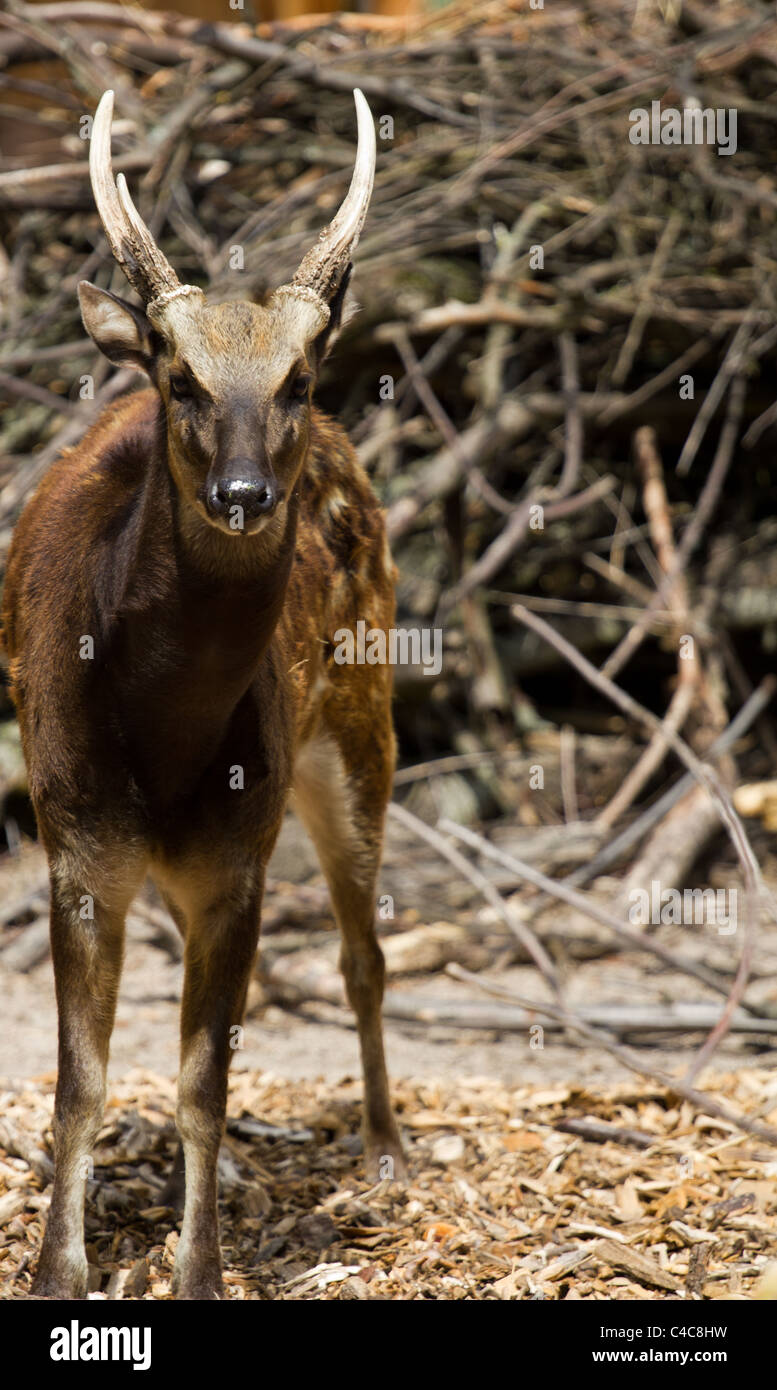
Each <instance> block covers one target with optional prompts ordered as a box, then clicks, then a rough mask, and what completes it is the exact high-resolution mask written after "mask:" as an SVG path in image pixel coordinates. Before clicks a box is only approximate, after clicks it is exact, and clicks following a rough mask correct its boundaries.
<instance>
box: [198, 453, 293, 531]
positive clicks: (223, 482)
mask: <svg viewBox="0 0 777 1390" xmlns="http://www.w3.org/2000/svg"><path fill="white" fill-rule="evenodd" d="M282 496H283V494H282V492H281V489H280V488H279V487H278V484H277V483H276V482H275V480H274V479H272V478H262V477H258V476H257V475H256V471H255V465H253V464H252V463H251V461H250V460H249V459H245V460H242V459H234V460H231V461H230V463H229V464H228V465H227V469H226V471H225V473H224V475H223V476H222V477H221V478H217V479H216V480H215V481H214V482H213V483H212V484H211V486H210V487H209V488H208V492H207V497H206V504H207V508H208V511H209V512H210V514H211V516H213V517H221V516H225V517H227V518H228V519H230V520H231V519H232V517H233V516H236V515H238V514H237V513H235V512H234V510H233V509H234V508H236V507H239V508H240V509H241V511H242V514H243V516H244V517H245V519H246V520H247V521H255V520H256V519H257V518H258V517H268V516H272V514H273V512H274V511H275V509H276V507H277V506H278V503H279V502H280V500H281V498H282Z"/></svg>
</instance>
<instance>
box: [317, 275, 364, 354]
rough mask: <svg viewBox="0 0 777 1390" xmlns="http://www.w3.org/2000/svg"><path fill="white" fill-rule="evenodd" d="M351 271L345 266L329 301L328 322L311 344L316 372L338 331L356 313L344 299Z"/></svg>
mask: <svg viewBox="0 0 777 1390" xmlns="http://www.w3.org/2000/svg"><path fill="white" fill-rule="evenodd" d="M352 269H353V267H352V266H351V265H348V266H346V268H345V271H344V273H343V277H342V279H341V281H340V284H339V285H338V287H337V289H336V290H335V293H334V294H333V296H332V298H331V299H330V301H329V322H328V324H327V326H326V328H323V329H322V330H321V332H320V333H319V335H318V337H317V338H314V339H313V342H312V344H311V347H310V355H311V357H312V360H313V363H314V365H315V369H316V371H318V368H319V367H320V366H321V363H322V362H323V360H324V358H325V357H326V355H327V353H328V352H329V350H330V348H331V347H332V344H333V343H334V341H335V338H336V337H337V335H338V333H339V331H340V329H341V328H343V327H344V326H345V324H346V323H348V321H349V319H351V318H352V317H353V315H354V314H355V312H356V305H355V304H354V303H353V302H352V301H351V302H348V301H347V298H346V296H347V294H348V285H349V282H350V279H351V271H352Z"/></svg>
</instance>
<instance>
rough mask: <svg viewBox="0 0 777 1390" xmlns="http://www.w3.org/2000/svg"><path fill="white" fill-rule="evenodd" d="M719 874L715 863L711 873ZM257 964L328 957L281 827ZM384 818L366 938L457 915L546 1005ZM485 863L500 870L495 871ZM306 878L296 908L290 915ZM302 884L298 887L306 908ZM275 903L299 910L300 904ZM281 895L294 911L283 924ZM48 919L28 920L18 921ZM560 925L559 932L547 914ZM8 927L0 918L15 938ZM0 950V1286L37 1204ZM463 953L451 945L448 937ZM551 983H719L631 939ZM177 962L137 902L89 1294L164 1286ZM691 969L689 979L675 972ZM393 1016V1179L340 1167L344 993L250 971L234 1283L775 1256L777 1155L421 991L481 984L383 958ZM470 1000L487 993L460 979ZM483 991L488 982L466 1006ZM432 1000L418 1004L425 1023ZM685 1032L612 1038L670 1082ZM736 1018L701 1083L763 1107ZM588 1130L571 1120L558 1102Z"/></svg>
mask: <svg viewBox="0 0 777 1390" xmlns="http://www.w3.org/2000/svg"><path fill="white" fill-rule="evenodd" d="M2 869H3V875H4V877H3V886H4V890H5V895H4V896H5V900H6V901H8V900H13V899H14V898H19V897H23V896H24V894H25V893H26V894H27V895H29V893H30V891H31V890H32V889H35V887H36V886H37V885H40V884H41V883H42V882H43V877H42V876H43V874H44V863H43V858H42V854H41V851H40V850H39V849H38V848H37V847H36V846H34V845H31V844H26V845H25V846H24V847H23V848H22V850H21V852H20V853H19V854H18V855H16V856H15V857H14V858H13V859H9V857H8V856H6V857H5V859H4V860H3V863H2ZM721 872H723V873H724V877H725V872H724V871H723V870H722V871H721ZM272 879H273V881H274V883H275V884H276V887H275V889H274V890H273V891H272V892H271V894H270V896H269V899H268V924H269V925H268V934H267V937H266V940H265V946H264V953H265V957H266V960H267V961H268V962H269V963H270V965H271V964H272V962H273V961H275V962H277V961H278V960H281V961H283V960H284V959H291V958H296V956H297V955H299V956H300V957H305V958H306V957H307V956H308V955H310V956H316V957H317V958H319V959H323V960H324V961H325V962H327V963H328V965H329V966H331V970H332V972H333V973H334V972H336V958H337V936H336V932H335V931H334V928H333V926H332V924H331V921H330V919H329V916H328V909H327V907H326V904H325V900H324V899H322V898H321V893H320V891H319V890H320V888H321V882H320V879H319V877H318V874H317V869H316V866H315V863H314V861H313V859H312V852H311V851H310V850H309V849H308V848H307V846H306V844H305V842H304V841H303V840H302V839H301V838H300V834H299V831H298V828H297V827H296V825H295V822H294V821H293V819H290V820H289V823H288V825H287V827H286V828H285V830H284V834H283V837H282V839H281V842H280V844H279V847H278V850H277V852H276V857H275V859H274V861H273V865H272ZM453 880H454V876H452V875H451V873H450V871H449V869H448V866H447V865H445V864H444V863H442V864H435V863H434V862H433V857H432V856H430V855H429V854H428V852H419V850H418V847H417V846H415V847H414V846H412V845H411V844H410V843H409V842H408V840H407V838H406V837H405V836H404V835H403V832H402V830H401V827H400V828H397V827H396V826H394V825H392V827H391V829H390V832H389V835H388V843H387V849H386V856H385V867H384V874H383V883H382V889H383V890H384V891H385V892H387V893H389V894H391V895H392V896H393V897H394V900H395V909H396V915H395V919H394V920H392V921H388V922H387V923H385V924H384V926H383V927H382V934H383V936H384V940H385V941H386V942H387V943H388V942H390V939H391V937H392V935H394V934H396V933H397V932H399V931H401V930H406V929H407V928H408V927H409V926H412V924H413V923H414V922H415V921H420V922H423V923H428V922H433V921H437V920H440V919H443V918H444V919H445V920H446V921H448V922H458V923H461V924H464V925H466V927H467V933H468V934H471V935H472V937H473V940H474V946H473V949H476V950H477V951H479V952H480V953H481V954H480V957H479V959H480V964H481V966H483V965H484V964H485V966H486V968H487V967H488V966H489V965H495V966H496V967H497V968H498V975H499V981H500V983H501V984H508V985H512V986H513V987H514V988H515V990H516V991H517V992H518V993H520V994H523V995H528V996H531V997H534V998H537V999H539V998H542V997H543V994H544V990H543V987H542V984H541V982H539V981H538V975H537V971H536V970H535V969H534V967H533V966H531V965H529V964H527V963H525V962H523V961H522V960H521V959H520V958H510V954H509V950H507V948H506V945H505V934H504V929H503V928H502V927H501V925H500V924H499V923H498V922H495V921H494V918H493V913H491V912H490V910H489V909H487V908H486V909H484V908H483V906H482V903H481V902H480V901H479V900H478V898H477V895H474V896H473V895H472V894H471V893H467V892H466V891H463V892H462V891H459V888H460V886H457V885H456V884H455V883H454V881H453ZM494 881H495V882H497V883H499V882H500V878H499V872H498V871H495V875H494ZM304 892H308V893H310V894H312V898H311V902H313V903H314V906H313V908H311V911H310V914H309V915H310V921H308V920H307V916H306V911H305V909H304V902H303V910H302V913H301V917H302V923H301V924H302V927H303V931H302V935H303V937H304V944H303V947H302V949H301V950H300V949H299V946H300V943H299V941H298V940H296V938H295V931H296V933H297V936H299V935H300V933H299V927H297V928H295V927H294V925H293V924H292V926H291V927H290V926H289V924H288V923H287V922H285V918H284V912H285V908H284V902H285V899H286V898H287V897H293V896H294V894H295V893H296V894H299V893H304ZM319 903H320V904H321V905H320V906H315V904H319ZM299 916H300V914H299V910H298V905H297V918H295V919H294V920H295V921H299ZM293 917H294V914H292V918H293ZM44 920H45V918H44V916H41V915H39V916H38V918H37V922H38V930H40V929H41V924H42V923H43V921H44ZM562 924H563V926H564V930H567V929H570V930H571V923H570V922H569V921H568V920H567V918H566V917H564V918H563V922H562ZM35 929H36V928H35V922H34V921H33V922H31V923H28V925H27V926H23V925H21V926H20V925H18V924H12V925H10V926H6V928H5V932H6V934H7V935H6V938H5V939H6V941H9V940H10V941H11V942H12V943H15V942H17V941H18V942H21V941H22V940H23V939H24V938H23V934H24V932H33V931H34V930H35ZM660 931H661V934H662V937H663V939H664V940H665V942H666V944H669V945H673V946H674V947H675V948H676V949H682V950H683V951H684V952H685V953H686V954H690V955H694V954H695V956H696V958H697V959H699V960H704V961H705V962H707V963H708V964H712V965H713V966H715V965H718V966H721V965H723V964H728V965H729V966H730V964H731V959H732V955H731V953H732V952H733V953H735V952H736V950H737V949H738V947H737V946H736V944H735V943H733V942H731V940H730V939H723V938H720V939H717V938H716V939H714V940H713V939H711V938H709V937H704V936H703V935H702V934H700V935H697V936H696V937H693V936H689V934H688V932H687V931H685V932H683V931H681V929H675V928H672V927H662V928H661V929H660ZM762 932H763V935H762V940H761V944H760V947H759V953H758V959H757V968H756V971H755V984H754V989H755V990H756V992H757V993H758V995H759V997H760V998H769V999H770V998H771V997H772V996H773V994H774V992H775V979H776V978H777V969H775V955H776V954H777V932H775V931H774V930H772V929H771V928H769V927H768V926H767V925H764V926H763V928H762ZM6 959H7V951H6V950H2V951H0V990H1V991H2V998H3V1028H2V1033H1V1034H0V1297H2V1298H4V1299H16V1298H20V1297H25V1296H26V1295H27V1293H28V1291H29V1287H30V1282H31V1275H32V1271H33V1270H34V1267H35V1261H36V1259H37V1251H38V1249H39V1246H40V1240H41V1237H42V1222H43V1219H44V1218H45V1212H46V1208H47V1206H48V1201H49V1197H50V1191H51V1189H50V1179H51V1147H50V1142H51V1134H50V1121H51V1110H52V1105H53V1089H54V1082H55V1064H56V1014H55V1006H54V991H53V978H52V970H51V962H50V959H49V958H48V956H47V955H45V954H44V955H43V956H42V958H41V959H39V960H38V962H37V963H36V964H34V965H33V966H32V967H31V968H29V969H25V970H18V969H8V968H7V966H5V965H4V964H3V961H4V960H6ZM465 959H466V957H465ZM560 965H561V967H562V968H563V971H564V974H565V984H566V988H567V992H568V997H569V1000H570V1003H571V1004H573V1005H574V1006H578V1007H579V1006H584V1005H585V1004H586V1003H588V1002H590V1001H591V1000H596V1001H597V1002H602V1003H605V1004H606V1003H608V1002H610V1003H613V1004H623V1003H629V1004H631V1005H633V1006H635V1007H636V1006H637V1005H638V1006H640V1007H641V1006H651V1005H652V1006H655V1007H661V1006H664V1005H667V1004H671V1003H672V1002H673V1001H674V1002H677V1001H683V1000H685V999H687V998H688V997H689V995H692V996H693V998H695V999H704V998H708V1000H709V1001H711V1002H712V1003H715V1004H716V1005H717V1007H718V1008H719V1006H720V1000H719V999H717V998H716V997H715V996H712V995H709V994H705V990H704V987H703V986H697V984H696V982H695V981H694V982H690V981H689V980H688V978H687V976H683V975H679V974H678V975H675V974H674V973H673V972H672V971H671V970H667V969H666V967H665V966H663V965H662V964H661V963H660V962H658V961H652V962H651V961H650V960H649V959H645V958H642V959H638V958H637V957H636V956H635V954H634V953H629V954H621V953H618V952H614V951H612V949H609V948H608V949H607V950H601V949H598V950H594V949H593V948H592V950H591V955H590V958H586V954H585V952H583V953H582V955H581V956H580V957H579V958H577V959H571V958H570V959H569V960H567V961H566V962H561V963H560ZM181 977H182V966H181V963H180V959H178V958H176V953H175V951H174V950H173V949H172V947H171V943H170V938H169V936H168V935H166V933H165V932H164V931H163V932H161V934H160V932H159V931H158V930H157V929H156V928H155V926H154V925H153V923H150V922H149V921H148V920H147V919H145V918H143V917H142V915H138V914H133V915H131V917H130V921H129V925H128V946H127V955H126V964H125V970H124V975H123V981H122V989H121V998H120V1003H119V1009H118V1016H117V1022H116V1028H115V1032H114V1036H113V1047H112V1055H111V1064H110V1072H109V1099H108V1106H107V1111H106V1122H105V1125H104V1127H103V1130H102V1132H101V1135H100V1138H99V1141H98V1145H97V1149H96V1152H95V1156H94V1164H95V1168H94V1182H92V1183H90V1185H89V1189H88V1197H87V1238H88V1250H89V1258H90V1264H91V1281H92V1292H91V1295H90V1296H91V1297H92V1298H98V1299H99V1298H106V1297H107V1298H111V1299H114V1298H131V1297H144V1298H153V1299H164V1298H168V1297H170V1276H171V1269H172V1258H173V1254H174V1248H175V1242H176V1240H177V1230H178V1217H177V1214H176V1213H175V1212H173V1211H171V1210H169V1209H166V1208H164V1207H162V1206H161V1205H160V1194H161V1188H162V1183H163V1181H164V1177H165V1174H166V1171H167V1167H168V1165H169V1163H170V1161H171V1158H172V1153H173V1147H174V1142H175V1131H174V1123H173V1115H174V1108H175V1075H176V1070H177V1029H178V1007H179V999H180V992H181ZM691 984H692V988H691ZM393 991H397V992H398V995H397V997H399V996H401V997H402V998H403V999H404V1000H405V1002H406V1003H407V1002H408V1001H410V1002H411V1003H412V1002H413V1001H415V1003H416V1004H417V1013H418V1017H417V1018H416V1019H414V1020H408V1019H407V1018H405V1019H396V1018H392V1017H391V1016H390V1009H389V1016H388V1017H387V1019H386V1036H387V1045H388V1055H389V1064H390V1071H391V1076H392V1082H393V1091H394V1095H395V1099H396V1104H397V1109H398V1114H399V1119H400V1124H401V1127H402V1131H403V1136H404V1139H405V1143H406V1148H407V1152H408V1156H409V1167H410V1179H409V1182H408V1183H407V1184H406V1185H402V1186H400V1185H399V1184H397V1183H393V1182H388V1181H386V1182H384V1183H382V1184H379V1185H378V1186H377V1187H374V1188H371V1189H368V1188H367V1186H366V1184H365V1182H364V1181H363V1178H362V1173H361V1166H360V1156H359V1155H360V1141H359V1139H358V1130H359V1118H360V1117H359V1101H360V1097H361V1082H360V1079H359V1077H360V1072H359V1060H358V1049H357V1041H356V1034H355V1031H354V1028H353V1022H352V1019H351V1016H350V1013H349V1012H348V1010H347V1009H345V1008H343V1007H341V1006H340V1005H339V1004H336V1003H331V1002H327V1001H325V1000H321V999H318V1000H316V999H311V1000H308V1001H306V1002H304V1003H301V1004H299V1005H298V1006H296V1007H293V1008H289V1007H281V1005H280V1002H279V1001H278V999H277V998H276V997H275V996H274V994H273V990H272V989H271V988H268V984H267V979H266V978H265V979H264V981H263V982H262V981H260V979H259V977H257V982H256V984H255V986H254V987H253V988H252V993H251V995H250V996H249V1009H248V1015H247V1018H246V1024H245V1030H244V1037H243V1046H242V1048H240V1050H239V1051H238V1053H237V1055H236V1058H235V1062H234V1065H233V1073H232V1077H231V1089H230V1103H229V1111H228V1115H229V1121H228V1132H227V1136H226V1139H225V1141H224V1146H223V1150H222V1157H221V1174H220V1177H221V1213H222V1224H223V1246H224V1251H225V1279H226V1287H227V1292H228V1297H230V1298H234V1299H243V1298H247V1299H273V1300H287V1299H288V1300H300V1299H301V1300H305V1299H362V1300H363V1299H369V1298H380V1299H420V1300H424V1299H460V1298H463V1299H474V1300H480V1299H571V1300H575V1299H657V1298H674V1299H694V1300H696V1299H700V1298H703V1299H717V1298H724V1299H732V1298H735V1299H736V1298H752V1297H753V1296H754V1293H755V1291H756V1289H757V1288H758V1285H759V1280H760V1279H761V1277H762V1275H763V1272H764V1270H765V1268H766V1267H767V1265H769V1264H770V1262H771V1261H773V1260H774V1259H775V1255H777V1233H776V1231H777V1228H776V1227H775V1220H774V1216H775V1207H777V1184H776V1183H775V1178H776V1177H777V1150H774V1149H772V1148H770V1147H769V1145H768V1144H767V1143H766V1142H765V1141H763V1140H760V1139H757V1138H753V1137H752V1136H747V1135H743V1134H742V1133H740V1132H739V1131H738V1130H737V1129H736V1128H735V1127H733V1126H732V1125H730V1124H728V1123H726V1122H724V1121H720V1120H717V1119H714V1118H711V1117H709V1116H705V1115H700V1114H698V1113H697V1112H695V1111H694V1110H693V1109H692V1107H691V1106H690V1105H688V1104H687V1103H685V1102H682V1101H681V1100H679V1099H678V1097H677V1096H676V1095H675V1094H674V1093H672V1092H671V1091H668V1090H666V1088H664V1087H662V1086H660V1085H654V1084H652V1083H650V1082H648V1081H642V1080H640V1079H638V1078H635V1077H633V1076H630V1075H629V1074H628V1073H627V1072H625V1071H624V1069H623V1067H622V1066H621V1064H620V1063H619V1062H617V1061H616V1060H614V1059H613V1058H611V1057H609V1056H608V1055H607V1054H606V1053H604V1052H602V1051H600V1050H599V1049H598V1048H595V1047H593V1046H591V1045H589V1044H579V1045H577V1044H575V1042H574V1041H573V1039H572V1038H571V1037H570V1036H569V1035H566V1034H563V1033H558V1032H553V1031H552V1030H551V1029H547V1030H546V1032H545V1035H544V1039H543V1045H542V1046H541V1047H537V1046H536V1038H535V1045H534V1046H533V1045H532V1042H531V1039H530V1037H529V1034H528V1031H527V1030H526V1029H522V1030H519V1031H505V1030H501V1029H498V1028H496V1027H493V1028H465V1027H461V1026H452V1025H448V1024H443V1023H440V1022H439V1021H434V1010H435V1007H439V1006H440V1005H441V1004H443V1003H445V1002H446V1001H454V1002H456V1001H458V1002H460V1001H461V1000H466V999H468V998H469V999H471V998H472V997H473V995H474V993H475V991H474V990H473V989H472V988H471V987H469V986H467V985H464V984H462V983H460V982H458V981H455V980H453V979H451V978H450V977H449V976H448V975H447V974H445V972H444V971H443V970H438V971H425V972H421V973H418V974H412V975H401V974H400V975H399V976H397V977H393V978H392V979H391V980H390V984H389V998H391V995H392V992H393ZM481 1002H483V1001H482V999H481ZM485 1002H486V1003H488V1001H487V1000H486V1001H485ZM430 1016H431V1017H432V1021H429V1019H430ZM703 1037H704V1033H703V1032H701V1031H700V1032H697V1033H692V1034H687V1033H666V1034H664V1035H660V1034H659V1035H653V1034H651V1035H650V1037H649V1039H648V1038H643V1039H640V1038H639V1036H635V1037H630V1036H626V1038H625V1040H626V1041H628V1042H629V1043H631V1044H632V1045H633V1046H636V1047H637V1049H638V1050H640V1051H641V1052H642V1055H644V1056H645V1057H649V1060H650V1062H651V1064H652V1065H653V1066H659V1067H662V1068H663V1069H665V1070H666V1071H668V1072H670V1073H672V1072H674V1073H676V1074H677V1075H681V1074H682V1073H683V1072H684V1071H685V1069H686V1068H687V1066H688V1062H689V1059H690V1056H691V1049H693V1048H695V1047H698V1046H699V1044H700V1042H701V1041H702V1039H703ZM772 1041H773V1040H770V1039H769V1037H768V1036H765V1035H761V1034H750V1035H742V1034H738V1035H732V1036H731V1037H729V1038H728V1039H726V1041H725V1043H724V1045H723V1046H722V1047H721V1048H720V1049H719V1051H718V1053H717V1054H716V1056H715V1059H714V1065H713V1066H712V1067H711V1068H709V1069H708V1070H707V1072H706V1073H705V1074H704V1075H703V1076H702V1078H701V1079H700V1082H699V1084H701V1085H703V1086H705V1087H707V1088H708V1089H709V1090H710V1091H711V1092H712V1093H714V1094H715V1095H716V1096H718V1098H720V1099H725V1100H726V1101H727V1102H728V1103H729V1104H730V1105H731V1106H732V1108H733V1109H734V1111H735V1112H745V1113H747V1114H749V1115H751V1116H755V1117H757V1118H759V1119H761V1120H763V1121H765V1122H766V1123H771V1124H772V1125H774V1124H777V1068H776V1067H775V1062H776V1061H777V1049H775V1048H774V1047H773V1046H772V1045H771V1044H772ZM568 1120H572V1121H574V1122H579V1121H580V1120H584V1121H591V1120H593V1121H596V1122H600V1123H601V1124H603V1125H604V1127H605V1128H604V1130H602V1131H601V1132H600V1133H598V1137H596V1138H594V1137H591V1136H589V1135H588V1134H587V1133H575V1134H570V1133H565V1132H563V1130H561V1129H559V1125H563V1124H564V1123H565V1122H566V1121H568Z"/></svg>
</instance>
